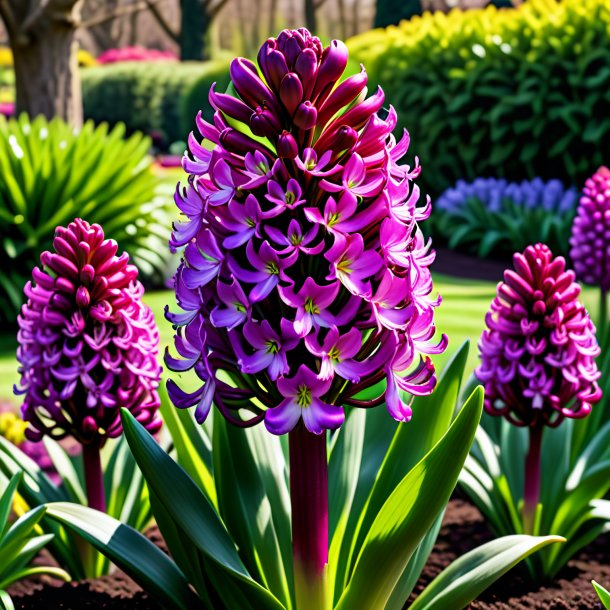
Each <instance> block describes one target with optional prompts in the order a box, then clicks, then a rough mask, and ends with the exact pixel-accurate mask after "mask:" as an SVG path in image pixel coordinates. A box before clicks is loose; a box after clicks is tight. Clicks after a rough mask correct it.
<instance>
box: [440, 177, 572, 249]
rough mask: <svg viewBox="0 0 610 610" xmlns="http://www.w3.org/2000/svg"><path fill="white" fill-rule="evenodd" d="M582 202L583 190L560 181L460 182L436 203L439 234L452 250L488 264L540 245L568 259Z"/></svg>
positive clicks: (481, 180)
mask: <svg viewBox="0 0 610 610" xmlns="http://www.w3.org/2000/svg"><path fill="white" fill-rule="evenodd" d="M577 201H578V192H577V190H576V189H575V188H570V189H566V188H564V186H563V185H562V184H561V182H560V181H559V180H550V181H549V182H544V181H543V180H541V179H540V178H535V179H534V180H531V181H528V180H524V181H523V182H521V183H515V182H507V181H506V180H497V179H495V178H477V179H476V180H475V181H474V182H471V183H467V182H465V181H463V180H458V182H457V184H456V185H455V187H453V188H450V189H448V190H447V191H445V192H444V193H443V195H441V197H439V198H438V199H437V201H436V202H435V205H434V210H435V216H436V219H435V220H436V230H437V232H438V233H439V234H440V236H441V237H442V238H444V239H446V240H447V242H448V244H449V247H451V248H456V249H463V250H467V251H470V252H474V253H476V254H478V256H480V257H482V258H483V257H486V256H490V255H492V256H496V257H506V256H508V255H510V254H512V252H513V251H514V250H515V249H516V250H523V249H525V247H526V246H528V245H530V244H534V243H536V242H543V243H546V244H548V245H549V246H550V248H551V250H553V252H556V253H557V254H564V255H566V254H567V253H568V249H569V245H568V240H569V238H570V227H571V224H572V219H573V218H574V211H575V209H576V203H577Z"/></svg>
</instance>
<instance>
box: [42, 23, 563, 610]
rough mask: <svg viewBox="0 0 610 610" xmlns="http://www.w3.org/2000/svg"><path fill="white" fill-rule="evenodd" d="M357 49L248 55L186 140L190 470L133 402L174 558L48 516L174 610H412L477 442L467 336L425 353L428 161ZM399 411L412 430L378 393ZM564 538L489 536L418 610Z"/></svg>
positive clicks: (139, 455)
mask: <svg viewBox="0 0 610 610" xmlns="http://www.w3.org/2000/svg"><path fill="white" fill-rule="evenodd" d="M347 59H348V58H347V51H346V48H345V45H344V44H343V43H342V42H340V41H333V42H331V44H330V45H329V46H328V47H323V45H322V43H321V42H320V40H319V39H318V38H316V37H314V36H312V35H311V34H310V33H309V32H308V31H307V30H305V29H299V30H285V31H283V32H282V33H281V34H280V35H279V36H278V37H277V38H272V39H269V40H268V41H267V42H266V43H265V44H264V45H263V46H262V48H261V50H260V52H259V54H258V65H256V64H254V63H252V62H250V61H248V60H246V59H243V58H237V59H235V60H234V61H233V62H232V64H231V70H230V72H231V80H232V84H231V86H230V87H229V89H228V90H227V92H224V93H223V92H221V91H217V90H216V88H215V87H212V89H211V91H210V94H209V100H210V104H211V105H212V106H213V107H214V109H215V114H214V118H213V122H212V123H207V122H206V121H204V120H203V119H202V117H201V114H200V115H199V116H198V118H197V124H198V128H199V131H200V134H201V136H202V138H203V140H202V141H200V139H199V138H198V137H196V136H195V135H194V134H191V136H190V139H189V149H190V152H189V153H187V154H186V155H185V157H184V163H183V165H184V169H185V170H186V171H187V172H188V174H189V178H188V182H187V184H186V185H184V186H179V188H178V190H177V192H176V204H177V206H178V208H179V209H180V211H181V212H182V217H181V218H180V220H179V222H177V223H176V224H175V225H174V230H173V233H172V238H171V242H170V247H171V248H172V249H173V250H181V251H183V260H182V263H181V265H180V267H179V269H178V271H177V273H176V276H175V291H176V297H177V301H178V305H179V306H180V308H181V310H182V311H180V312H179V313H170V312H169V311H168V313H167V317H168V319H169V320H170V321H171V322H172V324H173V325H174V327H175V329H176V337H175V349H176V352H177V354H178V355H177V357H176V356H174V355H173V352H172V351H168V353H167V355H166V364H167V366H168V368H169V369H171V370H173V371H175V372H176V373H178V374H180V373H183V372H186V371H194V373H195V376H196V377H197V384H196V385H195V387H194V389H193V384H191V385H190V387H189V388H188V391H187V390H186V389H183V387H184V386H182V384H180V385H178V383H177V382H176V381H175V379H176V378H177V377H178V375H174V378H173V379H170V380H169V382H168V385H167V389H168V394H169V397H170V398H171V400H172V402H173V403H174V405H175V406H176V407H178V409H172V408H167V407H164V419H165V421H166V422H167V425H168V429H169V430H170V431H171V434H172V436H173V439H174V446H175V454H176V459H177V460H178V462H179V464H180V466H182V468H181V467H180V466H179V465H177V464H176V463H175V462H174V461H173V460H172V458H171V457H170V456H168V455H167V454H166V453H165V452H164V451H163V450H162V448H161V447H159V445H158V444H157V443H155V441H154V440H153V439H152V438H151V436H150V435H149V434H148V433H147V432H146V430H145V429H144V428H143V427H142V426H141V425H139V424H138V423H137V421H136V419H135V418H134V417H133V415H131V414H130V413H129V412H128V411H127V410H124V411H123V425H124V429H125V435H126V438H127V441H128V442H129V445H130V447H131V449H132V451H133V453H134V457H135V459H136V460H137V462H138V465H139V466H140V468H141V469H142V472H143V475H144V477H145V479H146V482H147V485H148V487H149V488H150V490H151V497H152V500H153V502H152V504H153V510H154V513H155V517H156V518H157V522H158V524H159V527H160V529H161V531H162V534H163V537H164V539H165V541H166V542H167V544H168V548H169V549H170V552H171V554H172V557H173V559H174V560H175V564H172V565H173V566H174V567H173V571H171V568H170V567H169V566H168V567H167V570H166V571H165V572H164V573H163V574H160V573H159V569H158V568H157V566H156V565H155V563H156V562H158V561H163V562H165V563H166V564H167V562H168V561H169V560H168V558H167V557H166V556H165V555H164V554H163V553H162V552H161V551H159V550H158V549H155V547H154V546H153V545H152V544H151V543H149V542H147V541H146V540H143V539H142V538H141V537H139V538H138V536H137V535H136V534H135V533H134V532H133V531H132V530H129V529H128V528H124V527H123V526H121V525H120V524H118V523H116V522H115V523H113V522H112V521H111V520H107V519H106V520H105V521H104V522H103V526H100V525H97V523H98V522H99V513H95V512H93V511H90V510H87V509H84V508H82V507H79V509H78V510H74V509H73V508H72V507H69V506H65V505H52V506H51V507H50V508H49V514H50V515H51V516H52V517H53V518H54V519H57V520H58V521H60V522H61V523H63V524H65V525H66V526H67V527H70V528H72V529H74V530H75V531H77V532H78V533H80V534H81V535H83V536H84V537H85V538H86V539H87V540H89V541H91V542H92V543H93V544H95V545H96V546H97V548H99V549H100V550H102V552H104V553H105V554H106V555H107V556H108V557H110V558H111V559H112V560H113V561H114V562H116V563H117V564H118V565H119V566H121V567H122V568H123V569H124V570H126V571H127V572H128V573H129V574H130V575H131V576H132V577H133V578H134V579H136V580H137V582H139V583H140V584H141V585H142V586H143V587H144V588H145V589H147V590H148V591H149V592H151V594H152V595H154V596H155V597H156V598H157V599H159V600H160V601H161V603H162V604H163V605H164V606H165V607H168V608H185V607H188V608H193V609H194V608H199V607H202V608H210V609H214V610H218V609H222V608H227V609H230V610H233V609H234V608H240V609H242V610H266V609H268V610H281V609H296V610H308V609H310V610H314V609H315V610H326V609H330V608H337V609H339V610H350V609H352V608H356V607H362V608H387V609H388V610H394V609H396V610H398V609H399V608H402V607H403V606H404V604H405V602H406V600H407V599H408V598H409V595H410V593H411V591H412V590H413V588H414V587H415V584H416V582H417V580H418V578H419V575H420V573H421V571H422V569H423V565H424V562H425V559H426V557H427V556H428V554H429V553H430V550H431V548H432V545H433V544H434V540H435V538H436V534H437V532H438V526H439V523H440V519H441V518H442V512H443V510H444V507H445V506H446V503H447V502H448V500H449V496H450V494H451V491H452V490H453V488H454V486H455V483H456V481H457V478H458V475H459V471H460V470H461V467H462V464H463V461H464V459H465V458H466V455H467V452H468V447H469V446H470V443H471V441H472V438H473V437H474V432H475V429H476V427H477V424H478V421H479V417H480V413H481V410H482V395H481V390H480V388H479V389H477V390H475V392H474V393H473V394H472V395H471V396H470V397H469V399H468V400H467V401H466V403H465V404H464V406H463V407H462V408H461V409H460V410H459V414H458V415H457V416H456V417H455V419H454V418H453V416H454V413H455V411H456V409H455V402H456V399H457V392H458V391H459V386H460V380H461V377H462V373H463V367H464V362H465V354H466V352H467V349H465V348H464V349H460V350H459V351H458V354H457V356H456V357H455V359H454V361H453V362H452V364H451V365H450V366H449V368H448V370H447V372H446V374H445V376H444V377H443V379H441V380H440V382H439V383H438V385H437V378H436V373H435V369H434V365H433V363H432V361H431V359H430V355H431V354H436V353H439V352H441V351H443V350H444V348H445V345H446V342H447V340H446V337H444V336H442V337H441V338H440V339H436V340H435V339H434V334H435V326H434V312H435V308H436V306H437V305H438V304H439V299H437V298H434V297H432V296H431V293H432V290H433V285H432V278H431V275H430V271H429V265H430V263H431V262H432V260H433V253H432V251H431V250H430V247H429V244H428V243H426V242H425V240H424V238H423V236H422V234H421V231H420V230H419V227H418V223H419V222H420V221H422V220H424V219H425V218H427V217H428V215H429V213H430V206H429V203H428V201H427V200H426V201H425V202H424V203H423V205H419V204H418V202H419V200H420V193H419V189H418V187H417V186H416V185H415V184H414V182H413V181H414V179H415V178H416V177H417V176H418V175H419V172H420V168H419V164H418V163H417V161H416V162H415V164H414V165H413V166H409V165H401V164H400V163H399V159H400V158H401V157H402V156H403V155H404V154H405V153H406V150H407V147H408V142H409V140H408V136H407V135H406V134H405V135H404V136H403V138H402V139H401V140H400V141H398V142H397V141H396V139H395V138H394V136H393V135H392V131H393V129H394V127H395V125H396V114H395V112H394V110H393V109H392V108H391V107H390V109H389V110H388V112H387V116H386V117H385V118H382V117H381V116H380V114H379V111H380V110H381V108H382V105H383V103H384V97H383V92H382V91H381V90H379V91H377V92H376V93H374V94H373V95H372V96H370V97H367V90H366V82H367V76H366V73H365V71H364V69H362V70H361V71H360V72H359V73H358V74H355V75H353V76H349V77H347V78H344V71H345V68H346V65H347ZM342 79H343V80H342ZM435 388H436V391H435V393H434V394H432V395H431V396H430V394H431V393H432V391H433V390H434V389H435ZM439 388H440V391H439ZM383 404H385V405H386V407H387V410H388V411H389V413H390V414H391V415H392V416H393V418H394V420H398V421H399V422H402V423H401V424H400V425H399V424H397V423H396V422H395V421H394V420H393V419H392V418H390V417H387V416H386V414H385V413H384V412H383V410H381V409H372V408H368V407H375V406H378V405H383ZM212 405H215V406H216V408H217V409H216V411H215V412H214V413H213V414H212V413H211V410H212ZM355 407H363V408H355ZM188 408H193V410H194V413H193V415H194V418H195V420H196V421H197V423H198V424H201V425H196V424H195V423H194V422H193V418H192V415H191V414H190V413H188V412H187V410H186V409H188ZM210 415H212V417H210ZM411 419H412V420H413V421H411V422H409V423H408V424H407V423H405V422H408V421H409V420H411ZM258 423H262V424H263V425H262V426H255V424H258ZM285 434H288V439H287V441H288V442H287V443H286V442H284V440H285V439H280V437H281V436H282V435H285ZM370 438H375V439H376V442H375V448H374V449H375V450H374V451H371V450H370V447H367V446H366V445H367V443H365V440H368V439H370ZM286 445H287V446H286ZM287 472H289V477H287V476H286V473H287ZM288 479H289V480H288ZM329 489H332V490H333V497H332V501H331V502H330V503H329ZM94 524H95V525H94ZM556 540H557V539H556V538H551V537H549V538H541V539H538V538H529V537H525V538H523V537H519V539H518V540H515V539H504V540H502V541H498V542H496V541H494V542H493V543H491V545H490V546H485V547H481V548H480V549H477V551H476V552H475V553H474V554H470V555H467V556H466V557H464V558H462V559H463V561H461V562H457V563H456V564H454V565H453V566H452V569H450V570H448V571H447V572H445V573H443V574H441V575H440V576H439V577H438V578H437V579H435V581H434V582H433V583H431V584H430V585H429V586H428V588H427V589H426V592H425V595H424V594H422V595H421V596H420V598H419V600H421V601H419V600H418V601H416V602H415V605H413V608H419V609H420V610H422V609H429V608H432V607H434V604H437V603H440V602H439V599H440V598H442V597H443V596H445V597H450V598H451V600H452V603H453V607H462V606H463V605H465V604H467V603H469V602H470V601H471V600H472V599H473V598H474V597H475V596H476V595H477V594H478V593H479V592H480V591H481V590H482V589H484V588H485V587H486V586H487V585H488V584H489V583H490V582H493V580H495V579H496V578H497V577H498V576H499V575H500V574H501V573H503V572H505V571H506V570H507V569H508V568H509V567H510V566H511V565H514V563H516V562H518V561H519V560H520V559H521V558H522V557H524V556H526V555H528V554H529V553H531V552H533V551H534V550H536V549H538V548H540V547H542V546H545V545H547V544H549V543H551V542H555V541H556ZM132 549H133V550H132ZM498 553H501V559H500V560H498V561H495V563H494V564H493V565H490V561H491V558H492V557H493V558H494V560H495V559H497V555H498ZM462 575H463V576H464V577H463V579H461V578H460V577H461V576H462ZM456 582H458V583H461V584H455V583H456ZM189 583H190V586H189ZM448 607H449V606H448Z"/></svg>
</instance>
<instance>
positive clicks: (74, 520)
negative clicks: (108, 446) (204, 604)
mask: <svg viewBox="0 0 610 610" xmlns="http://www.w3.org/2000/svg"><path fill="white" fill-rule="evenodd" d="M46 508H47V515H48V516H49V517H51V518H53V519H56V520H57V521H59V522H60V523H62V524H63V525H64V526H65V527H67V528H68V529H71V530H72V531H74V532H76V533H77V534H78V535H79V536H82V537H83V538H84V539H85V540H86V541H87V542H89V543H90V544H92V545H93V546H94V547H95V548H96V549H97V550H98V551H100V552H101V553H103V554H104V555H106V556H107V557H108V558H109V559H110V560H111V561H112V562H113V563H115V564H116V565H117V566H119V567H120V568H121V570H123V571H124V572H125V573H126V574H128V575H129V576H131V578H133V579H134V580H135V581H136V582H137V583H138V584H139V585H140V586H141V587H142V588H143V589H144V590H145V591H147V592H149V593H150V594H151V595H153V596H154V597H155V598H157V599H158V600H159V602H160V603H161V604H162V605H163V606H164V607H165V608H168V609H171V610H174V609H175V610H184V609H185V608H189V610H190V608H193V610H197V608H199V607H200V604H199V600H198V599H197V597H196V595H195V594H194V593H193V591H192V589H191V588H190V586H189V583H188V581H187V580H186V578H185V576H184V574H183V573H182V571H181V570H180V569H179V568H178V566H177V565H176V564H175V563H174V562H173V561H172V560H171V559H170V558H169V557H168V556H167V555H166V554H165V553H164V552H163V551H161V550H160V549H159V548H158V547H156V546H155V545H154V544H153V543H152V542H150V540H148V539H147V538H145V537H144V536H143V535H142V534H140V533H139V532H137V531H136V530H134V529H133V528H132V527H129V526H128V525H123V524H122V523H121V522H120V521H117V520H116V519H114V518H113V517H110V516H108V515H106V514H105V513H101V512H99V511H97V510H94V509H92V508H88V507H87V506H79V505H77V504H72V503H69V502H53V503H51V504H47V507H46Z"/></svg>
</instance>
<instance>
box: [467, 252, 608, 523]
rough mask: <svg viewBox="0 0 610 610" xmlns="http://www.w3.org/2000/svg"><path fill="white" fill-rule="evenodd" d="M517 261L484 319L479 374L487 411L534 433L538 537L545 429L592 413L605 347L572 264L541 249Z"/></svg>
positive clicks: (529, 497) (527, 512) (528, 487)
mask: <svg viewBox="0 0 610 610" xmlns="http://www.w3.org/2000/svg"><path fill="white" fill-rule="evenodd" d="M513 260H514V263H513V264H514V270H513V269H509V270H507V271H505V272H504V281H503V282H501V283H500V284H499V285H498V289H497V296H496V298H495V299H494V300H493V302H492V304H491V309H490V311H489V312H488V314H487V316H486V318H485V323H486V326H487V329H486V330H485V331H484V333H483V335H482V337H481V341H480V343H479V349H480V355H481V364H480V366H479V367H478V369H477V371H476V376H477V377H478V378H479V380H480V381H481V382H483V383H484V384H485V403H484V406H485V410H486V411H487V413H489V414H491V415H498V416H503V417H505V418H506V419H507V420H508V421H509V422H510V423H512V424H514V425H516V426H525V427H527V428H528V430H529V449H528V453H527V458H526V463H525V483H524V491H523V520H524V529H525V531H526V532H527V533H531V532H532V531H533V528H534V518H535V515H536V510H537V507H538V503H539V499H540V451H541V446H542V434H543V431H544V428H545V427H547V426H549V427H556V426H558V425H560V424H561V422H562V421H563V420H564V419H566V418H573V419H581V418H585V417H587V416H588V415H589V414H590V413H591V410H592V406H593V405H594V404H595V403H596V402H598V401H599V400H600V398H601V390H600V388H599V385H598V379H599V377H600V372H599V370H598V368H597V365H596V363H595V358H596V357H597V356H598V355H599V353H600V349H599V346H598V344H597V339H596V336H595V326H594V325H593V322H592V321H591V319H590V318H589V314H588V312H587V310H586V309H585V307H584V305H583V304H582V302H581V301H580V300H579V295H580V286H579V285H578V284H577V283H576V282H575V281H574V277H575V276H574V272H573V271H571V270H566V264H565V259H564V258H563V257H555V258H554V257H553V255H552V253H551V251H550V250H549V248H548V247H547V246H545V245H543V244H536V245H535V246H528V247H527V248H526V249H525V251H524V252H523V254H515V256H514V259H513Z"/></svg>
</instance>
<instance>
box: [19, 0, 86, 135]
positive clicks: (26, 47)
mask: <svg viewBox="0 0 610 610" xmlns="http://www.w3.org/2000/svg"><path fill="white" fill-rule="evenodd" d="M79 10H80V2H77V3H76V5H75V6H74V8H73V10H72V11H71V12H70V13H69V14H68V15H61V16H59V15H57V14H55V15H48V14H46V13H43V14H42V15H41V16H40V18H39V19H37V21H36V23H35V24H33V26H32V28H31V30H29V31H28V34H27V36H24V37H17V39H16V40H11V48H12V50H13V57H14V60H13V61H14V68H15V89H16V104H17V112H27V113H28V114H29V115H30V116H31V117H35V116H37V115H39V114H42V115H44V116H45V117H47V118H48V119H52V118H53V117H56V116H57V117H60V118H62V119H64V120H65V121H66V122H68V123H70V124H71V125H73V126H74V127H80V126H81V125H82V123H83V102H82V95H81V88H80V76H79V72H78V58H77V54H76V53H77V43H76V37H75V34H76V28H75V26H74V24H75V22H76V14H77V13H78V11H79Z"/></svg>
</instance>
